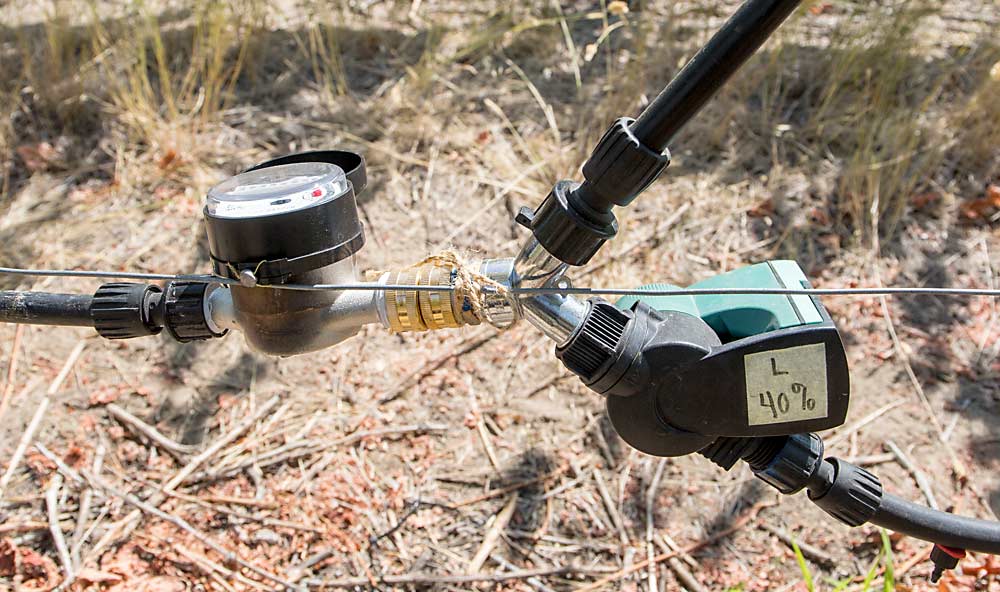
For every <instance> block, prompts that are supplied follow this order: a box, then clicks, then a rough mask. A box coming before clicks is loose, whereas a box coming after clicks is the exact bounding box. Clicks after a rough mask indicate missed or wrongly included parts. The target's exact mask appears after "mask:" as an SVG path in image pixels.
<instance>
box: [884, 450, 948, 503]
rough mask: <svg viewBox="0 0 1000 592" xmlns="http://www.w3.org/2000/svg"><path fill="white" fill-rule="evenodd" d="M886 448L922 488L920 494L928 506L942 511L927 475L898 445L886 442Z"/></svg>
mask: <svg viewBox="0 0 1000 592" xmlns="http://www.w3.org/2000/svg"><path fill="white" fill-rule="evenodd" d="M885 447H886V448H888V449H889V451H890V452H892V454H893V456H895V457H896V460H898V461H899V464H900V465H901V466H902V467H903V468H904V469H906V472H907V473H909V474H910V476H911V477H913V480H914V481H916V482H917V487H918V488H920V493H923V494H924V498H925V499H926V500H927V505H928V506H930V507H932V508H934V509H935V510H940V509H941V506H939V505H938V502H937V498H936V497H934V490H933V489H932V488H931V483H930V481H929V480H928V479H927V475H926V474H925V473H924V472H923V471H921V470H920V469H918V468H917V467H916V465H914V464H913V461H911V460H910V457H908V456H906V453H904V452H903V449H902V448H900V447H899V446H897V445H896V443H895V442H893V441H892V440H886V441H885Z"/></svg>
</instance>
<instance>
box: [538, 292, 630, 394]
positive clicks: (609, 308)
mask: <svg viewBox="0 0 1000 592" xmlns="http://www.w3.org/2000/svg"><path fill="white" fill-rule="evenodd" d="M629 319H630V317H629V315H628V314H627V313H626V312H625V311H623V310H619V309H618V308H617V307H615V306H614V305H613V304H611V303H610V302H605V301H603V300H591V301H590V310H589V311H588V312H587V316H586V318H584V320H583V323H582V324H581V325H580V328H579V329H578V330H577V332H576V333H575V334H574V335H573V336H571V337H570V340H569V342H568V343H566V345H564V346H563V347H560V348H558V349H557V350H556V357H557V358H559V359H560V360H562V363H563V365H565V366H566V368H568V369H569V370H570V371H571V372H573V373H574V374H576V375H578V376H579V377H580V378H582V379H583V381H584V382H585V383H588V384H589V383H590V382H592V381H593V380H595V379H596V378H597V373H598V372H599V371H600V370H601V369H602V368H603V367H605V366H606V365H607V363H608V362H609V361H610V360H611V359H612V358H613V357H614V353H615V349H616V348H617V347H618V342H619V341H621V338H622V335H623V334H624V333H625V327H626V326H627V325H628V322H629Z"/></svg>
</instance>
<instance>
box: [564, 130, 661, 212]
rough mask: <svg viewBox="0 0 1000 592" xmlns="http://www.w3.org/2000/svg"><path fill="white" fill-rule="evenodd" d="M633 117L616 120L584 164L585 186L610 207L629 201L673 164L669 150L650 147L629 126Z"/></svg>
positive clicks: (626, 203)
mask: <svg viewBox="0 0 1000 592" xmlns="http://www.w3.org/2000/svg"><path fill="white" fill-rule="evenodd" d="M633 121H635V120H633V119H631V118H629V117H621V118H619V119H618V120H616V121H615V122H614V123H613V124H612V125H611V127H610V128H608V131H606V132H604V136H603V137H602V138H601V141H600V142H598V143H597V147H595V148H594V151H593V152H592V153H591V154H590V158H588V159H587V162H586V163H584V165H583V177H584V178H585V179H586V180H587V182H586V184H585V185H586V187H585V189H586V190H587V191H588V193H592V194H596V195H597V196H600V201H601V202H603V203H604V204H607V206H608V207H610V206H611V205H612V204H613V205H617V206H626V205H628V204H630V203H631V202H632V200H633V199H635V198H636V196H637V195H639V194H640V193H642V191H643V190H644V189H645V188H646V187H648V186H649V184H650V183H652V182H653V181H655V180H656V178H657V177H658V176H659V175H660V173H661V172H662V171H663V169H665V168H666V167H667V165H668V164H670V153H669V152H664V153H662V154H661V153H659V152H655V151H653V150H650V149H649V148H647V147H646V146H644V145H643V143H642V142H640V141H639V139H638V138H636V137H635V135H634V134H633V133H632V130H631V129H629V126H630V125H632V122H633ZM592 200H593V198H591V206H592V207H595V206H596V204H595V203H593V201H592Z"/></svg>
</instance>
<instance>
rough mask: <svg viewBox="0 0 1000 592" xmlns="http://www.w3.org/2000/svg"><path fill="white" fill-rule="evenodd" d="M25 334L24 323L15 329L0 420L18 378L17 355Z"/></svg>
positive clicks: (0, 399) (0, 408)
mask: <svg viewBox="0 0 1000 592" xmlns="http://www.w3.org/2000/svg"><path fill="white" fill-rule="evenodd" d="M22 335H24V325H18V326H17V329H15V330H14V340H13V342H12V343H11V345H10V361H9V362H8V363H7V382H5V383H4V385H3V396H2V397H0V420H3V415H4V413H6V411H7V406H8V405H10V396H11V394H13V392H14V379H16V378H17V356H18V352H20V350H21V336H22Z"/></svg>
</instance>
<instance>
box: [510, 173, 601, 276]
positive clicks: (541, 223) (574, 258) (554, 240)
mask: <svg viewBox="0 0 1000 592" xmlns="http://www.w3.org/2000/svg"><path fill="white" fill-rule="evenodd" d="M579 187H580V184H579V183H574V182H573V181H559V182H558V183H556V184H555V186H554V187H553V188H552V191H550V192H549V195H548V196H547V197H546V198H545V200H544V201H542V203H541V204H540V205H539V206H538V209H536V210H535V211H534V212H532V213H530V214H529V213H528V212H520V213H519V214H518V216H517V218H516V219H517V222H518V223H519V224H522V225H526V226H528V228H530V229H531V233H532V234H533V235H534V236H535V239H537V240H538V242H539V243H541V244H542V246H543V247H545V250H546V251H548V252H549V253H550V254H551V255H552V256H553V257H556V258H557V259H559V260H560V261H562V262H563V263H568V264H569V265H584V264H586V263H587V262H588V261H590V258H591V257H593V256H594V254H595V253H597V251H598V250H599V249H600V248H601V247H602V246H603V245H604V243H605V242H607V241H608V239H611V238H614V236H615V234H617V233H618V221H617V220H615V216H614V214H612V213H611V212H610V210H609V211H607V212H593V211H590V210H589V208H587V209H585V210H581V209H579V207H580V204H576V205H571V204H570V199H571V195H572V193H573V192H574V191H576V190H577V189H578V188H579Z"/></svg>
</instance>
